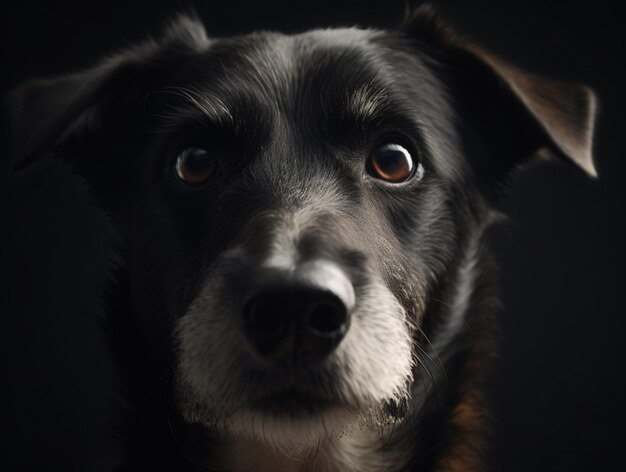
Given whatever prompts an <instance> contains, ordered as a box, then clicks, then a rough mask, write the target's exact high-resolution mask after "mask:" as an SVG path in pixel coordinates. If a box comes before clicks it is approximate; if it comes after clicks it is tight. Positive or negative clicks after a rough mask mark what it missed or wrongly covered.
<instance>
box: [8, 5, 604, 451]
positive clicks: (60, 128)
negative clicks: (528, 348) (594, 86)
mask: <svg viewBox="0 0 626 472" xmlns="http://www.w3.org/2000/svg"><path fill="white" fill-rule="evenodd" d="M594 103H595V102H594V97H593V94H592V93H591V92H590V91H589V90H588V89H587V88H585V87H581V86H578V85H572V84H563V83H556V82H553V81H550V80H547V79H543V78H539V77H536V76H533V75H531V74H527V73H524V72H522V71H519V70H517V69H515V68H513V67H511V66H509V65H508V64H506V63H505V62H503V61H501V60H500V59H498V58H496V57H494V56H492V55H490V54H488V53H487V52H485V51H483V50H482V49H480V48H479V47H477V46H475V45H472V44H471V43H468V42H466V41H463V40H461V39H459V38H458V37H457V36H456V35H454V34H453V33H451V32H449V31H448V29H447V27H445V26H442V25H441V23H440V22H439V21H437V20H436V19H435V18H434V17H433V15H432V13H431V12H430V10H428V9H424V8H422V9H420V10H418V11H417V12H416V13H415V14H414V15H413V17H412V18H411V19H410V21H409V22H408V23H407V25H406V26H405V27H404V28H403V29H401V30H399V31H379V30H362V29H356V28H350V29H329V30H317V31H310V32H306V33H302V34H296V35H290V36H287V35H282V34H278V33H266V32H263V33H254V34H250V35H247V36H242V37H235V38H226V39H210V38H208V37H207V36H206V34H205V31H204V29H203V27H202V26H201V24H200V23H199V22H198V21H197V20H195V19H191V18H189V17H182V18H181V19H179V20H178V21H177V22H175V23H174V25H173V26H172V27H171V28H170V30H169V31H168V32H167V33H166V34H164V36H163V38H162V39H161V40H159V41H154V42H148V43H145V44H142V45H139V46H137V47H134V48H132V49H129V50H127V51H123V52H122V53H120V54H118V55H116V56H112V57H111V58H109V59H107V60H106V61H104V62H102V63H101V64H99V65H97V66H96V67H94V68H92V69H90V70H87V71H84V72H81V73H77V74H74V75H69V76H66V77H61V78H58V79H51V80H43V81H35V82H32V83H29V84H26V85H25V86H23V87H20V88H18V89H16V90H15V91H14V92H13V93H12V94H11V96H10V98H9V104H10V112H11V114H12V125H13V127H14V136H15V158H16V166H17V167H21V166H24V165H25V164H27V163H28V162H30V161H31V160H33V159H35V158H37V157H39V156H41V155H44V154H46V153H51V154H53V155H55V156H58V157H61V158H63V159H65V160H67V161H68V162H70V163H71V165H72V167H73V168H75V169H76V170H77V172H78V173H80V174H81V175H82V176H83V177H84V178H85V179H86V180H87V181H88V182H89V183H90V186H91V188H92V191H93V193H94V195H95V196H96V198H97V200H98V201H99V204H100V205H101V206H102V207H103V208H104V209H105V210H106V211H107V212H108V213H109V214H110V215H111V217H112V219H113V222H114V224H115V225H116V227H117V228H118V230H119V233H120V235H121V238H122V239H123V241H124V247H125V249H124V258H125V261H126V268H127V272H128V283H129V293H130V296H129V301H128V303H129V306H130V307H131V312H132V315H133V317H134V320H135V322H136V323H137V324H138V325H139V326H140V327H141V329H142V331H143V333H144V334H145V336H146V338H147V339H149V340H150V342H149V344H150V348H151V349H154V350H155V351H169V350H170V349H173V350H174V352H175V357H176V372H177V373H176V385H177V390H178V392H179V395H178V397H179V407H180V409H181V411H182V412H183V414H184V415H185V417H186V418H187V419H188V420H189V421H194V422H200V423H204V424H207V425H210V426H211V427H213V428H221V429H224V430H226V431H229V432H230V433H233V434H236V435H244V436H253V437H258V438H263V439H264V440H266V441H269V442H272V443H277V444H285V443H313V442H314V441H315V440H316V439H317V438H319V437H320V436H323V435H329V434H335V433H340V432H342V431H345V430H346V429H348V428H350V427H352V426H355V425H362V424H367V425H372V424H375V425H378V424H381V423H383V424H384V423H385V422H386V421H388V420H389V419H390V418H393V417H394V415H397V414H400V412H401V411H402V410H403V408H398V407H406V408H408V409H410V408H411V403H412V401H414V400H415V398H414V397H415V394H414V391H413V386H414V385H415V384H416V383H417V382H418V381H419V378H420V377H421V376H422V375H423V374H422V372H421V371H420V369H419V366H420V364H422V363H423V362H424V359H423V358H422V354H423V352H425V351H427V350H428V349H429V347H428V346H427V345H425V344H424V340H423V338H422V337H420V333H421V327H422V324H423V322H424V319H425V317H428V316H430V313H431V312H432V311H433V310H435V309H437V310H439V309H440V308H441V306H440V304H437V303H436V302H435V301H434V296H433V294H435V293H445V294H447V295H446V296H447V297H448V298H447V299H446V300H447V302H446V303H447V304H448V305H450V306H452V307H454V310H448V311H446V313H444V314H443V315H442V316H443V318H442V326H443V327H442V328H441V329H442V330H448V331H447V332H446V333H445V335H444V336H443V337H442V339H444V340H445V339H452V337H453V335H454V330H455V329H459V328H458V324H457V325H455V323H452V322H450V321H451V319H452V318H453V317H454V316H462V312H463V310H464V306H463V303H464V297H465V298H467V293H465V294H463V293H461V292H463V291H465V292H468V291H471V287H469V286H466V287H464V288H462V289H461V288H459V283H460V279H461V278H463V277H465V278H467V277H469V276H468V274H467V273H463V271H465V272H467V271H469V270H470V269H471V259H472V257H473V251H475V248H476V245H477V241H478V238H479V237H480V234H481V231H482V230H483V228H484V227H485V226H486V225H487V224H488V222H489V215H490V212H489V208H490V206H491V204H492V203H493V202H494V200H495V199H497V198H498V197H499V194H500V188H501V187H502V185H503V183H504V182H505V181H506V179H507V177H508V176H509V175H510V174H511V172H512V170H513V169H514V168H516V167H518V166H520V165H523V164H524V163H525V162H528V161H529V160H530V159H531V158H532V157H533V156H536V155H539V154H540V151H542V150H548V151H550V152H551V153H552V154H555V155H558V156H560V157H563V158H565V159H567V160H569V162H572V163H574V164H576V165H578V166H579V167H581V168H582V169H583V170H585V171H586V172H587V173H589V174H592V175H593V174H594V168H593V164H592V161H591V132H592V125H593V116H594ZM433 306H437V308H433ZM446 317H447V318H446ZM454 326H457V328H455V327H454ZM444 344H445V342H444V341H442V344H440V345H438V347H437V349H445V348H446V346H444ZM442 346H443V347H442Z"/></svg>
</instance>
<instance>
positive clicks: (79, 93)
mask: <svg viewBox="0 0 626 472" xmlns="http://www.w3.org/2000/svg"><path fill="white" fill-rule="evenodd" d="M208 45H209V39H208V38H207V35H206V32H205V30H204V26H203V25H202V23H201V22H200V21H199V20H198V19H197V18H196V17H195V16H193V15H189V14H184V15H180V16H179V17H178V18H176V20H175V21H173V22H172V23H171V25H170V26H169V28H168V29H167V30H166V32H165V34H164V35H163V36H162V37H161V39H160V40H158V41H154V40H149V41H146V42H144V43H141V44H139V45H137V46H135V47H133V48H130V49H127V50H125V51H123V52H121V53H119V54H117V55H114V56H112V57H109V58H108V59H106V60H104V61H103V62H101V63H100V64H98V65H96V66H95V67H93V68H91V69H88V70H85V71H83V72H79V73H74V74H70V75H66V76H62V77H57V78H51V79H38V80H33V81H30V82H27V83H25V84H23V85H21V86H18V87H17V88H15V89H13V90H12V91H10V92H9V93H8V94H7V96H6V97H5V104H6V105H5V106H6V108H7V110H6V112H7V116H8V120H7V121H8V124H9V135H10V136H11V138H12V139H11V141H12V145H11V148H12V149H11V154H12V158H13V159H12V160H13V169H14V170H19V169H22V168H24V167H25V166H27V165H28V164H29V163H31V162H33V161H34V160H36V159H37V158H38V157H40V156H42V155H43V154H45V153H47V152H49V151H52V150H54V149H55V148H56V147H57V146H59V145H60V144H62V143H63V142H64V141H66V140H67V139H69V138H76V137H84V136H86V135H89V134H90V133H98V132H102V131H103V130H104V129H106V128H107V126H108V125H109V124H110V123H111V122H112V121H114V120H115V116H114V115H117V116H119V113H120V112H122V110H123V106H124V104H125V103H130V102H131V101H138V100H142V99H143V98H145V96H146V95H147V94H148V93H149V92H150V89H151V87H155V86H158V83H157V82H156V80H155V77H158V76H159V75H160V74H159V73H158V71H159V69H160V68H163V67H166V66H169V67H171V66H172V62H173V61H176V60H180V59H179V58H180V57H185V56H186V53H188V54H194V53H197V52H199V51H202V50H205V49H206V48H207V47H208Z"/></svg>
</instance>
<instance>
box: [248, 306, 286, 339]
mask: <svg viewBox="0 0 626 472" xmlns="http://www.w3.org/2000/svg"><path fill="white" fill-rule="evenodd" d="M243 316H244V321H245V323H246V326H247V327H248V329H249V330H250V331H251V332H252V333H254V334H255V335H257V336H274V335H276V334H279V333H281V332H282V330H283V329H284V328H285V326H286V324H287V320H286V315H285V312H284V310H280V309H279V308H278V307H277V306H276V304H275V303H272V302H271V301H268V300H266V299H265V297H256V298H253V299H252V300H250V301H249V302H248V303H246V306H245V308H244V311H243Z"/></svg>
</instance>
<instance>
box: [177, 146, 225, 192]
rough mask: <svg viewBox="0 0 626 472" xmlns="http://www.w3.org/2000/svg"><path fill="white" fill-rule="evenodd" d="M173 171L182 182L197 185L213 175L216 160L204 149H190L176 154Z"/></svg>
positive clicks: (215, 168)
mask: <svg viewBox="0 0 626 472" xmlns="http://www.w3.org/2000/svg"><path fill="white" fill-rule="evenodd" d="M174 169H175V171H176V176H177V177H178V178H179V179H180V180H181V181H182V182H184V183H186V184H189V185H198V184H201V183H202V182H204V181H206V180H207V179H209V178H210V177H212V176H213V175H214V174H215V172H216V170H217V160H216V159H215V157H214V156H213V155H211V154H209V152H208V151H206V150H205V149H202V148H199V147H190V148H187V149H185V150H184V151H182V152H181V153H180V154H178V156H177V158H176V164H175V168H174Z"/></svg>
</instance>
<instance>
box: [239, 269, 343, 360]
mask: <svg viewBox="0 0 626 472" xmlns="http://www.w3.org/2000/svg"><path fill="white" fill-rule="evenodd" d="M248 290H249V292H250V293H249V294H248V296H247V297H246V301H245V302H244V304H243V308H242V316H243V321H244V327H245V331H246V334H247V336H248V338H249V340H250V342H251V343H252V345H253V346H254V347H255V348H256V350H257V351H258V352H259V353H260V354H261V355H262V356H264V357H266V358H269V359H272V360H274V361H276V362H278V363H281V364H295V363H308V362H316V361H321V360H323V359H325V358H326V357H327V356H328V355H329V354H330V353H332V352H333V351H334V349H335V348H336V347H337V346H338V344H339V343H340V342H341V340H342V339H343V337H344V335H345V334H346V332H347V331H348V327H349V325H350V312H351V309H352V307H353V305H354V290H353V288H352V284H351V283H350V281H349V280H348V278H347V277H346V275H345V274H344V273H343V272H342V271H341V270H340V269H338V268H337V267H335V266H332V265H327V264H319V263H316V264H313V265H311V264H307V265H306V266H304V267H302V268H300V269H299V270H296V271H295V273H292V274H287V273H282V272H278V273H277V272H275V271H271V270H264V271H260V272H258V273H256V274H255V275H254V277H253V280H252V282H251V284H250V288H249V289H248Z"/></svg>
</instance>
